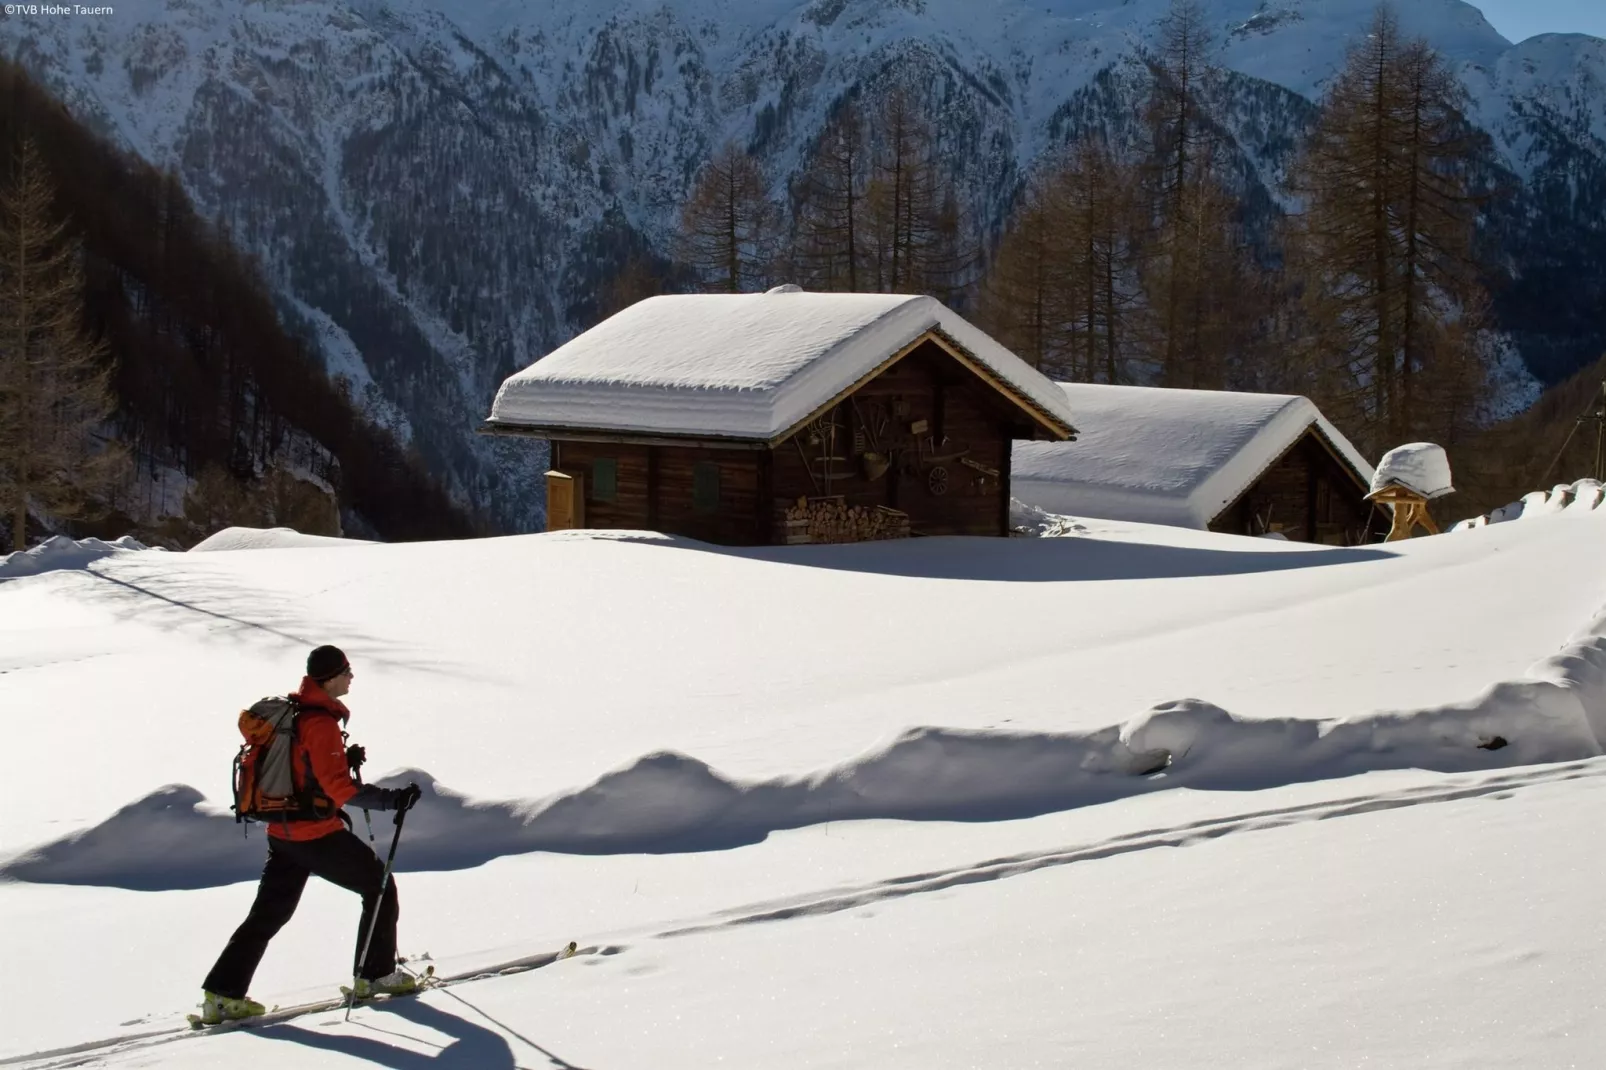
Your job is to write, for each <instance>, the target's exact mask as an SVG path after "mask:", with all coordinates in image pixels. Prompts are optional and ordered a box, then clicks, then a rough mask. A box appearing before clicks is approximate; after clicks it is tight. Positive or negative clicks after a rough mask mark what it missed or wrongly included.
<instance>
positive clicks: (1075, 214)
mask: <svg viewBox="0 0 1606 1070" xmlns="http://www.w3.org/2000/svg"><path fill="white" fill-rule="evenodd" d="M1132 181H1133V169H1132V168H1131V167H1130V166H1129V165H1127V164H1126V163H1124V162H1123V161H1121V160H1120V159H1119V158H1117V157H1116V156H1115V155H1114V154H1113V153H1112V152H1111V151H1110V149H1109V148H1108V147H1107V146H1106V145H1104V144H1103V143H1102V142H1100V141H1096V140H1086V141H1083V142H1079V143H1077V145H1076V146H1075V147H1073V148H1071V149H1069V150H1067V151H1065V152H1063V153H1061V154H1058V155H1056V156H1055V157H1053V158H1051V159H1050V160H1049V161H1048V162H1047V163H1045V165H1044V166H1043V167H1041V168H1040V169H1039V170H1038V171H1037V172H1036V173H1034V175H1033V176H1032V179H1031V181H1030V182H1029V184H1028V185H1027V188H1026V191H1025V194H1024V196H1023V197H1022V201H1021V205H1020V207H1019V208H1018V209H1017V210H1016V212H1015V213H1014V215H1013V216H1012V218H1011V220H1010V223H1009V226H1008V229H1007V230H1006V231H1005V234H1004V236H1003V238H1002V240H1001V241H1000V242H999V247H998V252H997V255H996V256H995V257H994V259H993V263H992V265H991V269H990V270H989V272H988V275H987V278H986V280H985V282H984V285H983V288H982V301H981V308H980V310H979V312H978V315H979V316H980V317H981V318H982V319H983V322H984V323H986V324H987V325H988V326H989V327H990V329H992V330H994V331H996V332H997V333H998V336H999V337H1000V338H1001V339H1006V340H1008V342H1009V344H1011V345H1012V346H1014V347H1017V351H1019V352H1021V353H1022V355H1023V356H1028V354H1029V356H1028V359H1030V360H1031V361H1032V362H1033V363H1034V364H1036V365H1037V366H1038V367H1040V368H1042V370H1043V371H1044V372H1045V373H1047V374H1049V375H1052V376H1055V377H1057V378H1063V379H1068V380H1072V381H1076V382H1097V381H1104V382H1111V383H1121V382H1130V381H1132V379H1133V378H1135V376H1134V374H1133V369H1132V368H1131V360H1132V354H1131V352H1130V347H1129V345H1128V338H1127V333H1128V329H1129V327H1130V322H1131V319H1132V315H1133V309H1134V302H1135V299H1136V282H1135V275H1134V270H1135V261H1134V240H1133V231H1134V228H1135V226H1136V223H1135V219H1134V216H1133V211H1134V201H1133V195H1132Z"/></svg>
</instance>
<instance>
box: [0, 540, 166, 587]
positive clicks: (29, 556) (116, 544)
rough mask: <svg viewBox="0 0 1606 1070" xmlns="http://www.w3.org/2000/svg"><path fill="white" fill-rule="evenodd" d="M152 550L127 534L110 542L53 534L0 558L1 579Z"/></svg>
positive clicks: (33, 574) (74, 566) (67, 567)
mask: <svg viewBox="0 0 1606 1070" xmlns="http://www.w3.org/2000/svg"><path fill="white" fill-rule="evenodd" d="M149 549H151V547H149V546H146V545H145V544H144V543H142V542H139V541H138V540H137V539H135V538H134V537H133V536H131V535H124V536H123V537H122V538H120V539H113V540H112V541H111V542H106V541H104V540H102V539H69V538H68V537H67V536H65V535H53V536H51V537H50V538H48V539H46V540H45V541H44V542H42V543H40V544H39V545H38V546H35V547H33V548H32V549H28V550H18V551H17V552H15V553H10V554H6V555H5V556H3V557H0V580H5V579H12V578H15V577H17V576H36V575H38V574H39V573H41V572H55V571H57V570H59V569H73V568H84V567H86V566H87V565H89V563H90V562H92V561H98V560H99V559H100V558H102V557H105V556H107V555H108V554H115V553H122V552H123V551H126V550H149ZM156 549H161V547H156Z"/></svg>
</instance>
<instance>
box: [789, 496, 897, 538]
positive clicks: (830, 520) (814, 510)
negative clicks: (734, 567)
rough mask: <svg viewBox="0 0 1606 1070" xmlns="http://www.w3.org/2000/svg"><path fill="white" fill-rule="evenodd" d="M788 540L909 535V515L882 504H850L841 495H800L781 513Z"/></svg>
mask: <svg viewBox="0 0 1606 1070" xmlns="http://www.w3.org/2000/svg"><path fill="white" fill-rule="evenodd" d="M781 519H782V524H783V529H784V531H785V533H786V539H785V541H786V542H788V543H804V542H868V541H870V540H873V539H905V538H908V537H909V514H908V513H905V512H902V511H900V510H897V509H890V508H888V507H887V506H885V505H873V506H871V505H849V504H847V502H846V501H844V500H843V499H841V498H838V497H833V498H815V499H809V498H799V499H798V500H797V501H796V503H794V504H793V505H791V506H789V507H787V508H786V510H785V511H784V513H783V515H782V518H781Z"/></svg>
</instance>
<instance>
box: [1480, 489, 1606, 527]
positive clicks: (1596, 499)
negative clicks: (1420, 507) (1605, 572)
mask: <svg viewBox="0 0 1606 1070" xmlns="http://www.w3.org/2000/svg"><path fill="white" fill-rule="evenodd" d="M1603 499H1606V487H1603V486H1602V485H1601V483H1600V481H1599V480H1594V479H1580V480H1577V481H1576V482H1573V483H1557V484H1556V485H1555V486H1554V487H1551V488H1550V489H1549V490H1536V491H1532V492H1530V493H1528V494H1524V495H1523V496H1522V500H1521V501H1515V502H1512V503H1510V504H1509V505H1502V506H1501V507H1500V508H1498V509H1496V510H1494V511H1493V512H1491V513H1485V514H1484V515H1483V516H1475V517H1472V518H1471V519H1469V520H1463V521H1461V522H1460V523H1458V524H1456V525H1455V526H1453V527H1452V528H1451V529H1450V530H1451V531H1470V530H1471V529H1473V528H1482V527H1488V526H1489V525H1490V524H1503V523H1505V522H1506V521H1508V520H1529V519H1533V518H1535V517H1541V516H1556V515H1558V514H1562V513H1567V514H1576V513H1588V512H1593V511H1594V510H1596V509H1598V508H1600V504H1601V501H1602V500H1603Z"/></svg>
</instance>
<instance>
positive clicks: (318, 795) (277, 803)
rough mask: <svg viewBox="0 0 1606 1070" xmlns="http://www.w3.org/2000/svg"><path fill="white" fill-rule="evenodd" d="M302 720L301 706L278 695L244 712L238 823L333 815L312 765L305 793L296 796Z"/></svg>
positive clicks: (237, 758) (236, 800)
mask: <svg viewBox="0 0 1606 1070" xmlns="http://www.w3.org/2000/svg"><path fill="white" fill-rule="evenodd" d="M300 714H301V704H300V703H298V702H297V701H296V700H295V699H294V698H287V697H283V696H279V695H270V696H269V697H267V698H265V699H261V700H259V701H258V702H257V703H256V704H255V705H253V706H252V707H251V708H250V709H246V710H241V711H240V722H239V723H240V735H242V736H244V737H245V742H244V743H243V744H242V745H241V746H240V751H239V753H238V754H236V755H235V756H234V806H233V807H232V809H233V810H234V820H235V821H236V822H241V821H316V820H319V819H321V818H326V817H330V816H332V815H333V814H334V812H335V809H336V808H335V805H334V803H333V801H332V800H330V799H329V798H328V797H327V796H326V795H324V794H323V792H322V791H321V790H320V789H319V788H318V787H317V783H318V782H317V780H316V779H315V778H314V777H313V776H312V769H311V768H310V764H311V763H310V762H309V763H308V766H309V767H308V768H307V770H306V771H305V772H306V775H305V776H304V777H303V778H302V784H303V787H302V789H301V790H300V791H297V790H296V784H295V773H294V769H293V765H294V762H295V752H296V720H297V718H298V717H299V716H300ZM320 803H321V804H322V805H321V806H320Z"/></svg>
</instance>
